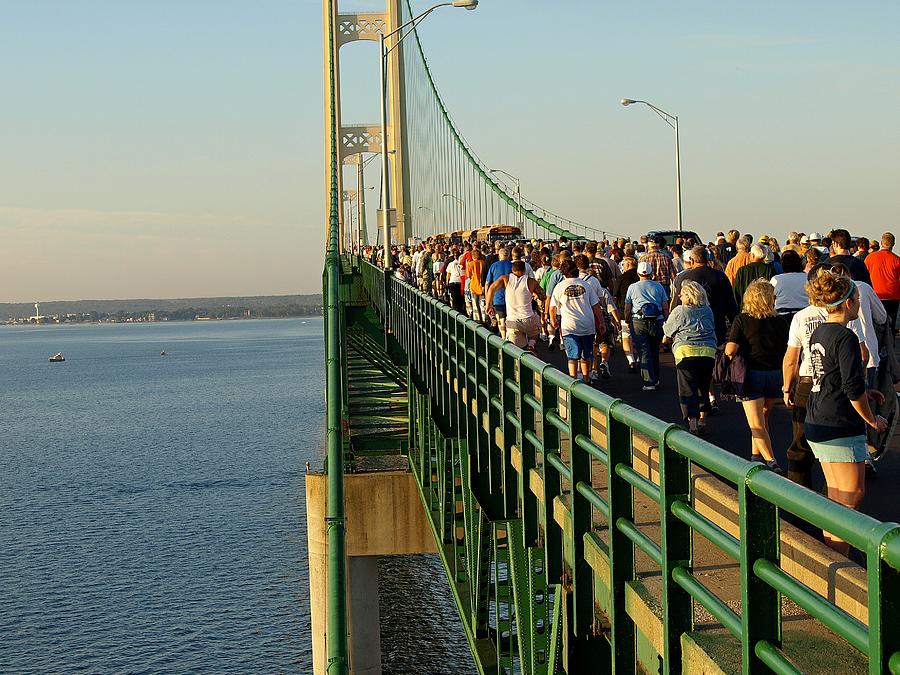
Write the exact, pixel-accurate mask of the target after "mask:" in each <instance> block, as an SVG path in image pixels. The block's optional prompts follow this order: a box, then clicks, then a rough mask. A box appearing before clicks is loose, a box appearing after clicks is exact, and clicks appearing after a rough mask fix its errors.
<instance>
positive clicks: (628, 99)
mask: <svg viewBox="0 0 900 675" xmlns="http://www.w3.org/2000/svg"><path fill="white" fill-rule="evenodd" d="M619 103H621V104H622V105H631V104H632V103H637V101H635V100H634V99H630V98H623V99H622V100H621V101H619Z"/></svg>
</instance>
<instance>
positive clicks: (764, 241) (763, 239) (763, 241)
mask: <svg viewBox="0 0 900 675" xmlns="http://www.w3.org/2000/svg"><path fill="white" fill-rule="evenodd" d="M770 239H771V237H770V236H769V235H767V234H764V235H763V236H761V237H760V238H759V243H760V244H768V243H769V240H770Z"/></svg>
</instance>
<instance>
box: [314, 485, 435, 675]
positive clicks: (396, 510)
mask: <svg viewBox="0 0 900 675" xmlns="http://www.w3.org/2000/svg"><path fill="white" fill-rule="evenodd" d="M326 494H327V489H326V476H325V474H321V473H310V474H307V475H306V526H307V550H308V555H309V603H310V614H311V623H312V636H313V673H314V675H325V673H326V672H327V666H328V664H327V658H326V650H325V626H326V609H327V605H328V601H327V598H328V588H327V584H326V578H325V567H326V565H325V560H326V554H327V551H326V537H325V513H326V506H327V504H326ZM344 509H345V514H346V552H347V593H348V598H347V603H348V604H347V606H348V608H349V612H348V614H349V617H348V625H349V632H350V635H349V644H350V672H351V673H354V674H355V675H380V673H381V621H380V607H379V603H378V558H379V557H380V556H383V555H410V554H415V553H436V552H437V549H436V548H435V544H434V537H433V536H432V534H431V528H430V526H429V525H428V520H427V519H426V517H425V511H424V509H423V508H422V502H421V500H420V499H419V492H418V488H417V487H416V483H415V479H414V478H413V475H412V474H411V473H409V472H407V471H384V472H377V473H356V474H347V475H345V476H344Z"/></svg>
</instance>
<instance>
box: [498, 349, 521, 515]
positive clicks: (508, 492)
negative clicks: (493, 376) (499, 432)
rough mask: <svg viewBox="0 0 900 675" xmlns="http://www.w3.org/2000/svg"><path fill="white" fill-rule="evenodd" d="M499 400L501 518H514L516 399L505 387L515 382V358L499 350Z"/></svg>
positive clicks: (516, 481)
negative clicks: (501, 474)
mask: <svg viewBox="0 0 900 675" xmlns="http://www.w3.org/2000/svg"><path fill="white" fill-rule="evenodd" d="M500 364H501V366H500V370H501V378H500V400H501V401H502V402H503V413H502V417H503V419H501V420H500V423H501V425H502V426H503V448H502V461H503V517H504V518H507V519H509V518H516V517H517V514H516V502H517V496H518V489H517V488H518V476H517V474H516V470H515V469H514V468H513V465H512V447H513V445H514V444H515V441H516V427H515V426H514V425H513V423H512V421H511V420H510V419H509V418H510V417H513V418H515V417H516V397H515V395H514V394H513V392H512V390H511V389H510V388H509V387H508V386H507V384H506V383H507V382H515V381H516V358H515V357H514V356H511V355H510V354H507V353H506V350H505V349H503V347H501V348H500Z"/></svg>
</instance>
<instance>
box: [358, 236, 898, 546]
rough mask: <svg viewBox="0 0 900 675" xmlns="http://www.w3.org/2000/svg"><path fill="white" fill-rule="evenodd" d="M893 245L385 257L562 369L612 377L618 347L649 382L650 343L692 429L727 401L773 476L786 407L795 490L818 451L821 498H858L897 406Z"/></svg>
mask: <svg viewBox="0 0 900 675" xmlns="http://www.w3.org/2000/svg"><path fill="white" fill-rule="evenodd" d="M894 244H895V240H894V236H893V234H891V233H889V232H886V233H884V234H883V235H882V236H881V237H880V238H878V239H877V240H870V239H868V238H866V237H852V236H851V235H850V233H849V232H848V231H847V230H844V229H835V230H832V231H831V232H829V233H828V235H827V236H825V235H823V234H821V233H818V232H812V233H810V234H808V235H805V234H802V233H797V232H790V233H789V234H788V236H787V239H786V242H785V244H784V245H783V246H780V245H779V243H778V241H776V240H775V239H774V238H773V237H771V236H768V235H764V236H761V237H759V238H758V239H757V240H756V241H754V239H753V237H752V236H750V235H747V234H744V235H743V236H742V235H741V234H740V233H739V232H738V231H736V230H730V231H728V232H720V233H718V235H717V237H716V241H714V242H708V243H706V244H704V243H702V242H699V241H693V240H692V239H690V238H683V237H676V238H674V240H673V241H669V242H667V241H666V240H665V239H663V238H654V237H641V238H640V239H639V240H635V241H628V240H625V239H622V238H620V239H617V240H615V241H599V242H597V241H568V240H566V239H564V238H563V239H557V240H552V241H549V240H531V241H519V242H503V241H496V242H490V243H487V242H462V243H453V244H444V243H439V242H435V241H425V242H422V243H419V244H417V245H415V246H402V245H401V246H397V247H394V248H392V252H391V253H392V265H393V268H394V273H395V274H396V276H397V277H399V278H401V279H402V280H404V281H406V282H407V283H410V284H413V285H415V286H417V287H418V288H419V289H420V290H422V291H423V292H425V293H429V294H431V295H433V296H435V297H438V298H442V299H443V300H445V301H446V302H448V303H449V304H451V305H452V307H453V308H454V309H456V310H457V311H458V312H460V313H465V314H467V315H469V316H470V317H472V318H474V319H475V320H478V321H481V322H484V323H485V324H486V325H489V326H491V327H493V328H494V329H495V330H496V331H498V332H499V334H500V335H501V336H502V337H504V338H506V339H509V340H511V341H512V342H514V343H515V344H516V345H518V346H519V347H522V348H523V349H527V350H534V349H535V348H536V346H537V344H538V342H539V341H542V342H544V343H546V347H547V349H548V350H549V351H555V350H557V349H562V350H564V351H565V355H566V360H567V364H568V371H569V375H570V376H572V377H580V378H582V379H583V380H584V381H585V382H587V383H589V384H592V385H594V386H601V387H602V380H607V379H610V378H611V377H613V371H612V367H611V355H612V353H613V352H614V351H615V350H617V349H621V351H622V352H623V354H624V356H625V360H626V363H627V371H628V373H631V374H638V373H639V374H640V376H641V378H642V380H643V382H642V389H643V390H644V391H647V392H652V391H656V390H657V389H658V388H660V386H661V382H660V353H661V352H663V353H665V352H669V351H671V353H672V356H673V358H674V362H675V383H674V384H675V391H676V392H677V396H678V402H679V405H680V407H681V414H682V417H683V419H684V422H685V423H686V425H687V427H688V428H689V429H690V431H691V432H692V433H695V434H697V435H703V434H704V433H705V432H706V426H707V423H708V418H709V416H710V415H712V414H714V413H715V412H717V411H718V401H719V398H721V397H722V396H725V397H730V398H734V399H736V400H738V401H740V403H741V406H742V407H743V411H744V415H745V416H746V420H747V426H748V428H749V431H750V436H751V448H752V459H754V460H758V461H760V462H763V463H765V464H767V465H768V466H769V468H771V469H772V470H775V471H779V472H781V471H782V468H781V467H780V466H779V465H778V462H777V460H776V458H775V452H774V448H773V444H772V439H771V436H770V433H769V417H770V414H771V412H772V410H773V408H774V407H775V406H777V405H781V404H783V405H785V406H787V407H789V408H790V409H791V410H792V419H793V428H794V431H793V438H792V441H791V444H790V447H789V448H788V449H787V458H788V465H787V474H788V476H789V477H790V478H791V479H792V480H795V481H796V482H798V483H801V484H804V485H807V486H808V485H809V484H810V475H811V470H812V467H813V465H814V463H815V461H816V460H818V461H819V462H820V463H821V465H822V469H823V472H824V474H825V479H826V483H827V488H828V494H829V496H830V497H831V498H832V499H834V500H835V501H837V502H839V503H842V504H845V505H846V506H849V507H851V508H856V507H857V506H858V505H859V503H860V501H861V499H862V496H863V494H864V490H865V476H866V466H867V464H868V465H869V466H870V467H871V468H870V470H871V471H873V470H874V465H873V464H872V461H873V459H875V458H877V456H878V454H879V453H880V452H882V451H883V449H884V448H883V446H884V442H883V441H884V438H883V437H884V435H885V431H886V430H887V428H888V426H889V420H888V418H889V417H893V414H894V411H895V408H896V405H897V398H896V395H895V394H894V383H895V382H897V381H898V380H900V368H898V365H897V361H896V358H895V355H894V337H895V326H896V320H897V312H898V307H900V257H898V256H897V255H896V254H894V252H893V248H894ZM364 254H365V255H369V256H371V258H372V260H373V262H379V263H380V261H381V260H382V256H383V252H382V251H379V250H377V249H374V248H371V249H367V250H366V251H365V252H364ZM826 541H828V543H829V544H830V545H832V546H833V547H834V548H836V549H841V550H844V549H846V544H844V543H843V542H841V541H839V540H838V539H837V538H836V537H833V536H831V535H827V534H826Z"/></svg>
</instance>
